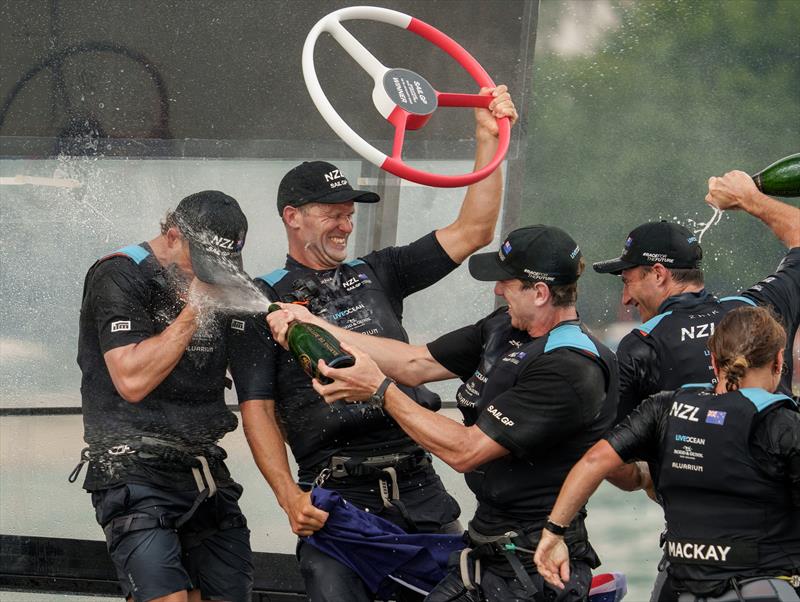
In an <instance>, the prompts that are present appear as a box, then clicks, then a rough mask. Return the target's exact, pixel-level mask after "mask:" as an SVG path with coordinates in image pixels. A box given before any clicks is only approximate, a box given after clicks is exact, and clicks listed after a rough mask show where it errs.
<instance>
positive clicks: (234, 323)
mask: <svg viewBox="0 0 800 602" xmlns="http://www.w3.org/2000/svg"><path fill="white" fill-rule="evenodd" d="M268 298H270V299H271V298H272V297H268ZM229 332H230V337H229V343H228V344H229V352H228V353H229V357H228V361H229V368H230V371H231V376H232V377H233V382H234V385H235V386H236V396H237V397H238V399H239V403H242V402H244V401H247V400H249V399H275V388H276V385H275V379H276V376H277V361H278V356H279V351H280V350H279V348H278V344H277V343H276V342H275V339H273V338H272V332H270V329H269V325H268V324H267V317H266V314H263V313H260V314H254V315H250V316H241V317H237V318H233V319H232V320H231V323H230V331H229Z"/></svg>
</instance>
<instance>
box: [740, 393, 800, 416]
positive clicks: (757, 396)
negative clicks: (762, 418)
mask: <svg viewBox="0 0 800 602" xmlns="http://www.w3.org/2000/svg"><path fill="white" fill-rule="evenodd" d="M739 393H741V394H742V395H744V396H745V397H746V398H747V399H749V400H750V401H751V402H753V405H754V406H756V409H757V410H758V411H759V412H760V411H761V410H764V409H766V408H768V407H769V406H771V405H772V404H773V403H775V402H778V401H791V402H792V403H794V400H793V399H792V398H791V397H787V396H786V395H782V394H780V393H769V392H768V391H765V390H764V389H758V388H755V387H753V388H746V389H739Z"/></svg>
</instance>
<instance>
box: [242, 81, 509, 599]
mask: <svg viewBox="0 0 800 602" xmlns="http://www.w3.org/2000/svg"><path fill="white" fill-rule="evenodd" d="M482 93H484V94H490V95H492V96H493V99H492V101H491V103H490V105H489V107H488V108H487V109H478V110H476V112H475V118H476V123H477V127H476V139H477V149H476V159H475V167H476V169H479V168H481V167H483V166H484V165H486V164H488V163H489V162H490V161H491V159H492V157H493V156H494V153H495V151H496V149H497V144H498V142H497V122H496V118H499V117H508V118H510V119H511V120H512V121H513V120H514V119H515V118H516V110H515V108H514V104H513V103H512V101H511V98H510V96H509V94H508V92H507V91H506V87H505V86H498V87H497V88H495V89H493V90H489V89H484V90H482ZM501 198H502V174H501V171H500V170H499V169H498V170H496V171H495V172H494V173H493V174H491V175H490V176H489V177H487V178H486V179H484V180H482V181H480V182H477V183H475V184H473V185H472V186H470V187H469V188H468V189H467V192H466V196H465V197H464V201H463V204H462V206H461V211H460V212H459V215H458V217H457V218H456V220H455V221H454V222H453V223H452V224H450V225H448V226H446V227H444V228H441V229H439V230H436V231H435V232H431V233H430V234H428V235H426V236H424V237H422V238H421V239H419V240H417V241H415V242H413V243H411V244H409V245H405V246H399V247H390V248H386V249H381V250H378V251H373V252H372V253H369V254H367V255H365V256H364V257H361V258H358V259H355V260H353V261H345V260H346V257H347V240H348V237H349V236H350V234H351V233H352V231H353V214H354V211H355V204H356V203H375V202H377V201H378V200H379V198H378V196H377V195H376V194H374V193H372V192H366V191H361V190H354V189H353V188H352V186H351V185H350V183H349V181H348V180H347V178H346V177H345V176H344V174H343V173H342V171H341V170H340V169H339V168H337V167H336V166H335V165H331V164H330V163H326V162H324V161H311V162H305V163H302V164H301V165H298V166H297V167H295V168H294V169H292V170H291V171H289V172H288V173H287V174H286V175H285V176H284V178H283V180H282V181H281V183H280V186H279V188H278V199H277V201H278V202H277V208H278V214H279V215H280V216H281V219H282V220H283V224H284V227H285V228H286V235H287V239H288V243H289V253H288V257H287V259H286V264H285V265H284V266H283V267H282V268H280V269H278V270H275V271H274V272H272V273H270V274H268V275H266V276H263V277H261V278H260V279H257V280H256V282H257V283H259V285H260V286H261V287H262V289H263V290H264V291H265V293H266V294H267V295H268V296H269V298H270V299H274V300H282V301H301V302H304V303H307V304H308V307H309V309H310V310H311V311H312V312H313V313H315V314H318V315H320V316H323V317H325V318H326V319H328V320H331V321H332V322H334V323H336V324H338V325H339V326H341V327H343V328H346V329H349V330H353V331H356V332H360V333H366V334H371V335H379V336H384V337H390V338H393V339H397V340H402V341H406V340H408V336H407V334H406V331H405V329H404V328H403V325H402V313H403V300H404V299H405V298H406V297H407V296H409V295H411V294H413V293H415V292H417V291H419V290H422V289H424V288H426V287H428V286H430V285H432V284H434V283H435V282H437V281H439V280H441V279H442V278H444V277H445V276H446V275H447V274H449V273H450V272H451V271H453V270H454V269H455V268H456V267H457V266H458V264H460V263H461V262H462V261H463V260H464V259H466V257H468V256H469V255H470V254H471V253H473V252H474V251H476V250H477V249H479V248H481V247H482V246H484V245H486V244H488V243H489V242H490V241H491V240H492V237H493V235H494V228H495V224H496V222H497V217H498V214H499V210H500V201H501ZM237 338H239V339H241V344H239V343H236V344H235V346H234V347H235V351H234V360H233V362H232V365H231V371H232V374H233V377H234V381H235V383H236V390H237V394H238V395H239V401H240V406H241V411H242V420H243V423H244V428H245V433H246V435H247V438H248V441H249V443H250V446H251V449H252V451H253V456H254V458H255V461H256V463H257V464H258V466H259V468H260V470H261V472H262V473H263V474H264V476H265V478H266V479H267V481H268V482H269V484H270V486H271V488H272V489H273V491H274V492H275V495H276V497H277V499H278V503H279V504H280V505H281V507H282V508H283V509H284V510H285V511H286V513H287V516H288V518H289V521H290V524H291V527H292V530H293V531H294V532H295V533H296V534H298V535H310V534H311V533H312V532H314V531H316V530H317V529H319V528H320V527H321V526H322V524H323V523H324V522H325V520H326V518H327V513H325V512H323V511H322V510H320V509H318V508H316V507H314V505H313V504H312V503H311V498H310V494H309V492H308V491H307V489H308V487H306V491H303V490H302V489H301V488H300V487H299V486H298V484H297V483H296V482H295V478H294V476H293V475H292V473H291V471H290V469H289V464H288V459H287V454H286V448H285V445H284V437H285V440H286V442H288V444H289V446H290V447H291V450H292V453H293V454H294V457H295V459H296V460H297V463H298V465H299V477H300V479H299V480H300V482H301V483H303V482H304V483H311V482H313V481H315V480H317V482H320V483H321V482H323V481H324V483H325V487H327V488H330V489H334V490H336V491H338V492H340V493H342V495H343V496H344V497H345V498H346V499H347V500H348V501H349V502H350V503H354V504H357V505H358V506H360V507H362V508H369V509H370V511H372V512H376V513H380V514H381V516H383V517H384V518H387V519H388V520H393V521H395V522H397V523H398V524H399V525H400V526H402V527H403V528H405V529H407V530H415V529H416V530H419V531H423V532H439V531H443V530H444V531H446V530H448V529H460V527H459V526H458V522H457V519H458V516H459V513H460V509H459V507H458V504H457V502H456V501H455V500H454V499H453V498H452V497H451V496H450V495H449V494H448V493H447V492H446V491H445V489H444V486H443V485H442V483H441V481H440V480H439V477H438V476H437V475H436V473H435V472H434V470H433V468H432V467H431V463H430V458H429V457H428V455H427V454H426V453H425V451H424V450H423V449H422V448H420V447H419V446H418V445H416V444H415V443H414V442H413V441H412V440H411V439H409V438H408V436H407V435H405V433H403V431H402V430H401V429H400V428H399V427H398V426H397V424H395V423H394V422H393V421H392V420H391V419H390V418H388V417H387V416H385V415H384V414H383V413H382V412H380V411H376V410H374V409H366V408H363V407H362V408H357V407H337V408H330V407H328V406H327V405H326V404H325V403H324V401H323V400H322V399H321V398H320V397H319V395H317V394H316V393H315V392H314V390H313V389H312V386H311V381H310V379H309V378H308V376H306V374H305V373H304V372H303V371H302V369H301V368H300V366H299V365H298V364H297V363H296V362H295V360H294V359H293V358H292V357H291V355H290V354H289V353H288V352H286V351H284V350H282V349H280V348H278V347H276V346H275V344H274V341H273V340H272V337H271V336H270V334H269V329H268V327H267V324H266V322H265V320H264V317H263V315H262V316H256V317H255V318H254V319H253V320H252V322H250V323H248V324H247V326H246V327H245V329H244V330H243V331H242V332H240V333H238V335H237ZM240 351H241V353H240ZM407 392H408V393H409V394H410V395H411V396H412V397H413V398H414V399H415V400H416V401H417V403H420V404H423V405H425V406H428V407H438V405H439V403H440V402H439V399H438V397H437V396H436V395H434V394H433V393H431V392H430V391H428V390H427V389H425V388H422V387H420V388H416V389H412V388H408V389H407ZM279 424H280V426H279ZM334 469H336V470H334ZM320 475H322V476H320ZM317 477H320V478H319V479H317ZM298 557H299V560H300V566H301V569H302V571H303V574H304V577H305V583H306V590H307V593H308V595H309V597H310V598H311V599H312V600H314V601H315V602H317V601H322V600H346V601H347V602H356V601H359V600H372V598H373V596H372V595H371V593H370V592H368V591H366V589H365V585H364V584H363V582H362V581H361V580H360V579H359V578H358V577H357V576H356V575H355V574H354V573H353V571H351V570H350V569H349V568H348V567H346V566H344V565H343V564H341V563H339V562H338V561H337V560H335V559H333V558H331V557H328V556H326V555H324V554H322V553H321V552H318V551H317V550H315V549H313V548H312V547H310V546H308V545H307V544H305V543H301V544H300V546H299V549H298Z"/></svg>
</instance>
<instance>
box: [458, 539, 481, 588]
mask: <svg viewBox="0 0 800 602" xmlns="http://www.w3.org/2000/svg"><path fill="white" fill-rule="evenodd" d="M471 552H472V548H464V549H463V550H461V553H460V554H459V556H458V567H459V569H460V571H461V583H463V584H464V587H466V588H467V589H468V590H470V591H475V590H476V589H478V587H479V586H480V584H481V559H480V558H475V559H474V560H475V562H474V567H475V568H474V571H473V574H474V576H475V579H474V580H473V578H472V575H470V574H469V561H470V560H471V557H470V553H471Z"/></svg>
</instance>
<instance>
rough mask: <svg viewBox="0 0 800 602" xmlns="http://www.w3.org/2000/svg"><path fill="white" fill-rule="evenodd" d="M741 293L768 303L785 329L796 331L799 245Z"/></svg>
mask: <svg viewBox="0 0 800 602" xmlns="http://www.w3.org/2000/svg"><path fill="white" fill-rule="evenodd" d="M742 295H743V296H745V297H749V298H750V299H752V300H753V301H755V302H756V303H758V304H759V305H769V306H771V307H772V308H773V309H774V310H775V312H776V313H777V314H778V316H779V317H780V319H781V320H782V321H783V325H784V326H785V328H786V331H787V332H789V333H794V332H797V328H798V325H800V247H795V248H794V249H790V250H789V252H788V253H787V254H786V255H785V256H784V258H783V260H782V261H781V262H780V264H778V267H777V269H776V270H775V272H774V273H773V274H771V275H769V276H767V277H766V278H764V279H763V280H761V281H760V282H758V283H757V284H754V285H753V286H751V287H750V288H749V289H747V290H746V291H743V292H742Z"/></svg>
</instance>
